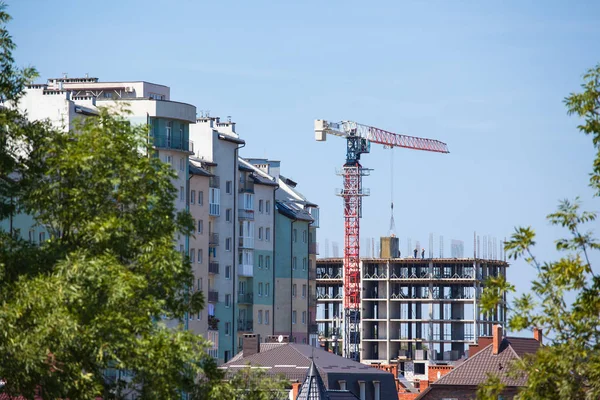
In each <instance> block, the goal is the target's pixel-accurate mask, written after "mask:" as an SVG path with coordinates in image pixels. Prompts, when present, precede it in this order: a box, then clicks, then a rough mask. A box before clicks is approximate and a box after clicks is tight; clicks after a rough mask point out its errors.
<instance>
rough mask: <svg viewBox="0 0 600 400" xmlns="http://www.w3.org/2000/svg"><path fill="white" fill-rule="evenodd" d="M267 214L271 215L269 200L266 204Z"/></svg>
mask: <svg viewBox="0 0 600 400" xmlns="http://www.w3.org/2000/svg"><path fill="white" fill-rule="evenodd" d="M265 212H266V213H267V214H271V201H270V200H267V201H266V202H265Z"/></svg>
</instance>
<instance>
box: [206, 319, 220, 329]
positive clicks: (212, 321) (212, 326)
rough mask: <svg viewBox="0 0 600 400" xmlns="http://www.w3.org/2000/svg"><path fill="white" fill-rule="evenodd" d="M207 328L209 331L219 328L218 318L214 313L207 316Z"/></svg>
mask: <svg viewBox="0 0 600 400" xmlns="http://www.w3.org/2000/svg"><path fill="white" fill-rule="evenodd" d="M208 329H209V330H211V331H218V330H219V320H218V319H217V318H216V317H215V316H214V315H209V316H208Z"/></svg>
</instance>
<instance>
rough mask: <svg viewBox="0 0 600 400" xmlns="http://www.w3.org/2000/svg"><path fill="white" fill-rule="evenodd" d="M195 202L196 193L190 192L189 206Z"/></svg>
mask: <svg viewBox="0 0 600 400" xmlns="http://www.w3.org/2000/svg"><path fill="white" fill-rule="evenodd" d="M195 202H196V191H195V190H192V191H190V204H194V203H195Z"/></svg>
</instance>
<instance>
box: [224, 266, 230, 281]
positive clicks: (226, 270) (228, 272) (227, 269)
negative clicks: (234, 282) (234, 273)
mask: <svg viewBox="0 0 600 400" xmlns="http://www.w3.org/2000/svg"><path fill="white" fill-rule="evenodd" d="M225 279H231V265H226V266H225Z"/></svg>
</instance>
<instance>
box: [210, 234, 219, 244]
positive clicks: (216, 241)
mask: <svg viewBox="0 0 600 400" xmlns="http://www.w3.org/2000/svg"><path fill="white" fill-rule="evenodd" d="M208 244H209V245H211V246H218V245H219V234H218V233H215V232H212V233H210V234H209V235H208Z"/></svg>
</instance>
